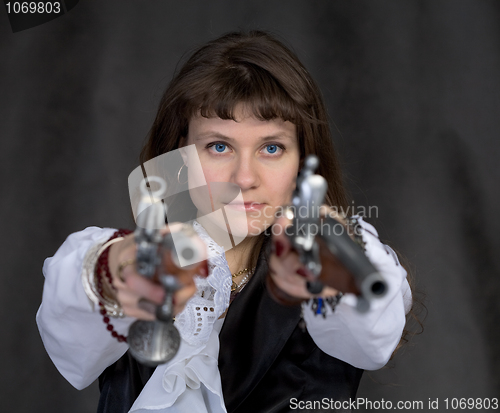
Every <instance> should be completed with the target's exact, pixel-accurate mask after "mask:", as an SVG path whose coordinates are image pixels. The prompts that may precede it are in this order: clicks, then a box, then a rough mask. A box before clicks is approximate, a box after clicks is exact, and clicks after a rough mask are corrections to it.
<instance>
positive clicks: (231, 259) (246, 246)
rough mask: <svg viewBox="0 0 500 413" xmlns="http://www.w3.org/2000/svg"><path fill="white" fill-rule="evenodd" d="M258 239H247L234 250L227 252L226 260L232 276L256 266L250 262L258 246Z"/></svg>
mask: <svg viewBox="0 0 500 413" xmlns="http://www.w3.org/2000/svg"><path fill="white" fill-rule="evenodd" d="M257 239H258V237H247V238H245V239H244V240H243V241H242V242H240V243H239V244H238V245H236V246H235V247H234V248H231V249H230V250H228V251H226V260H227V263H228V264H229V270H230V271H231V273H232V274H234V273H236V272H238V271H241V270H243V269H244V268H249V269H250V267H251V266H252V265H254V264H253V263H251V262H250V256H251V254H252V251H253V248H254V247H255V245H256V242H257Z"/></svg>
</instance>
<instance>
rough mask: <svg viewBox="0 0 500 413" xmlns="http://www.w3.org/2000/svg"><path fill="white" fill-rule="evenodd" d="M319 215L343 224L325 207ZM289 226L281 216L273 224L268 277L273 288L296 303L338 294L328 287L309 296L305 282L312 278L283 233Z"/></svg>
mask: <svg viewBox="0 0 500 413" xmlns="http://www.w3.org/2000/svg"><path fill="white" fill-rule="evenodd" d="M320 213H321V215H322V216H326V215H329V216H331V217H334V218H335V219H337V220H338V221H339V222H341V223H343V219H342V218H341V217H340V216H338V215H337V214H335V211H333V210H332V209H330V208H328V207H327V206H325V205H323V206H322V207H321V208H320ZM290 225H292V221H291V220H290V219H289V218H287V217H285V216H281V217H280V218H278V219H277V220H276V222H275V223H274V226H275V228H273V236H272V238H273V239H272V242H273V252H272V254H271V256H270V262H269V276H270V277H271V279H272V281H273V282H274V284H275V286H276V287H278V288H279V289H280V290H281V291H282V292H284V293H285V295H288V296H290V298H294V299H295V301H296V302H300V301H301V300H307V299H310V298H314V297H328V296H334V295H336V294H338V290H336V289H334V288H331V287H328V286H325V287H324V289H323V291H322V292H321V294H311V293H310V292H309V291H308V290H307V286H306V283H307V281H313V280H314V276H313V275H312V274H311V273H310V272H309V271H308V270H307V269H306V268H305V267H304V265H303V264H302V263H301V262H300V259H299V255H298V254H297V252H296V251H295V250H294V249H293V248H292V245H291V243H290V240H289V239H288V236H287V235H286V233H285V229H286V228H287V227H289V226H290ZM275 293H276V292H275ZM278 294H279V293H278ZM274 295H277V294H274ZM278 298H279V297H278ZM282 298H283V297H282ZM281 301H283V300H281ZM290 301H291V300H290Z"/></svg>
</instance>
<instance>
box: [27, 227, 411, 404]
mask: <svg viewBox="0 0 500 413" xmlns="http://www.w3.org/2000/svg"><path fill="white" fill-rule="evenodd" d="M359 222H360V224H361V226H362V228H363V229H364V231H362V237H363V241H364V242H365V244H366V245H365V249H366V254H367V256H368V258H369V259H370V260H371V261H372V262H373V264H374V265H375V266H376V267H377V269H378V270H379V271H380V272H382V274H383V275H384V276H385V278H386V280H387V282H388V285H389V291H388V293H387V294H386V296H384V297H383V298H382V299H380V300H377V301H376V303H374V304H373V305H372V308H371V309H370V311H369V312H368V313H364V314H361V313H358V312H357V311H356V309H355V307H356V298H355V297H354V296H353V295H351V294H345V295H344V297H343V298H342V299H341V301H340V303H339V304H338V305H337V308H336V310H335V312H332V311H331V310H330V309H328V310H327V315H326V319H324V318H323V317H321V316H317V317H316V316H315V315H314V314H313V313H312V311H311V310H310V309H304V311H303V313H304V320H305V321H306V325H307V329H308V331H309V334H310V335H311V337H312V338H313V340H314V342H315V343H316V345H317V346H318V347H319V348H320V349H321V350H323V351H324V352H325V353H327V354H329V355H331V356H333V357H336V358H338V359H340V360H343V361H345V362H347V363H349V364H351V365H353V366H355V367H358V368H362V369H366V370H374V369H378V368H381V367H382V366H384V365H385V364H386V363H387V361H388V360H389V358H390V356H391V354H392V352H393V350H394V348H395V347H396V345H397V344H398V342H399V339H400V337H401V331H402V329H403V327H404V323H405V313H406V312H407V311H408V310H409V308H410V307H411V293H410V289H409V285H408V283H407V281H406V271H405V270H404V268H402V267H401V265H400V264H399V262H398V260H397V258H396V256H395V254H394V252H393V251H392V250H391V249H390V248H389V247H387V246H386V245H384V244H382V243H381V242H380V241H379V239H378V234H377V232H376V230H375V229H374V228H373V226H371V225H370V224H368V223H366V222H364V221H363V220H362V219H359ZM193 227H194V229H195V230H196V232H197V233H198V235H199V236H200V238H201V239H202V240H203V241H204V242H205V243H206V245H207V248H208V263H209V276H208V277H207V278H201V277H199V278H197V279H196V280H195V282H196V286H197V293H196V294H195V295H194V296H193V297H192V298H191V299H190V300H189V302H188V304H187V305H186V307H185V309H184V310H183V311H182V313H181V314H179V315H177V317H176V321H175V325H176V327H177V328H178V329H179V332H180V334H181V338H182V340H181V345H180V348H179V351H178V353H177V354H176V356H175V357H174V358H173V359H172V360H170V361H169V362H168V363H166V364H163V365H160V366H158V367H157V368H156V370H155V372H154V373H153V375H152V377H151V378H150V380H149V381H148V382H147V383H146V386H145V387H144V389H143V390H142V392H141V394H140V395H139V397H138V398H137V399H136V401H135V403H134V404H133V406H132V408H131V410H130V412H136V413H139V412H141V413H145V412H149V413H151V412H158V413H160V412H169V413H174V412H186V413H187V412H189V413H191V412H194V411H196V412H200V413H204V412H207V413H208V412H214V413H215V412H217V413H218V412H226V408H225V406H224V398H223V394H222V387H221V379H220V374H219V370H218V365H217V360H218V354H219V332H220V329H221V328H222V324H223V322H224V320H223V319H219V317H220V316H221V315H222V314H223V313H224V311H225V310H226V309H227V307H228V306H229V298H230V293H231V284H232V278H231V272H230V270H229V266H228V263H227V261H226V258H225V254H224V250H223V248H222V247H220V246H219V245H217V244H216V243H215V242H214V241H213V240H212V239H211V237H210V236H209V235H208V234H207V232H206V231H205V229H204V228H203V227H202V226H201V225H200V224H199V223H198V222H196V221H194V224H193ZM114 231H115V230H113V229H110V228H105V229H101V228H97V227H89V228H86V229H85V230H83V231H80V232H77V233H74V234H71V235H70V236H69V237H68V238H67V239H66V241H65V242H64V243H63V244H62V246H61V247H60V248H59V249H58V251H57V252H56V254H55V255H54V256H53V257H51V258H47V259H46V260H45V263H44V266H43V273H44V275H45V284H44V291H43V300H42V304H41V305H40V308H39V310H38V313H37V318H36V319H37V324H38V328H39V330H40V335H41V337H42V341H43V343H44V345H45V348H46V350H47V352H48V354H49V356H50V357H51V359H52V361H53V362H54V364H55V365H56V367H57V369H58V370H59V372H60V373H61V374H62V375H63V376H64V377H65V378H66V379H67V380H68V381H69V382H70V383H71V384H72V385H73V386H74V387H76V388H77V389H83V388H85V387H87V386H88V385H90V384H91V383H92V382H93V381H94V380H96V379H97V377H99V375H100V374H101V373H102V372H103V371H104V369H105V368H106V367H108V366H109V365H111V364H113V363H114V362H115V361H117V360H118V359H119V358H120V357H121V356H122V355H123V354H124V353H125V352H126V351H127V348H128V346H127V344H126V343H119V342H118V341H116V340H115V339H114V338H113V337H111V335H110V334H109V331H107V330H106V328H105V324H104V323H103V322H102V317H101V316H100V314H99V309H98V308H94V306H93V303H92V302H91V301H90V300H89V299H88V297H87V296H86V294H85V291H84V289H83V286H82V283H81V272H82V267H83V263H84V259H85V255H86V253H87V251H88V250H89V249H91V248H92V247H94V246H95V245H96V244H99V243H103V242H105V241H106V240H107V239H108V238H109V237H110V236H111V235H112V234H113V232H114ZM133 321H134V319H132V318H130V317H125V318H122V319H113V320H112V323H113V325H114V326H115V330H116V331H118V333H120V334H125V335H126V334H127V331H128V328H129V326H130V324H131V323H132V322H133Z"/></svg>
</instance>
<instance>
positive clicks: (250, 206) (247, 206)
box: [226, 201, 266, 212]
mask: <svg viewBox="0 0 500 413" xmlns="http://www.w3.org/2000/svg"><path fill="white" fill-rule="evenodd" d="M265 206H266V204H262V203H260V202H254V201H251V202H231V203H230V204H226V207H228V208H232V209H236V210H238V211H247V212H248V211H259V210H261V209H262V208H264V207H265Z"/></svg>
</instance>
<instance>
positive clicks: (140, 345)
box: [127, 176, 201, 366]
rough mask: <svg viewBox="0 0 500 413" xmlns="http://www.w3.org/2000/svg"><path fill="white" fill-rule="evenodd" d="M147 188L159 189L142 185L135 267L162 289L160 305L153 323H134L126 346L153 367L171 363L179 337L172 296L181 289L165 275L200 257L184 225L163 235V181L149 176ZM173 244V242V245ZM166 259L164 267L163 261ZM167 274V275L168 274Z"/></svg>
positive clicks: (190, 229)
mask: <svg viewBox="0 0 500 413" xmlns="http://www.w3.org/2000/svg"><path fill="white" fill-rule="evenodd" d="M147 180H148V182H149V184H150V185H151V184H152V183H156V184H158V185H159V186H160V188H159V189H157V190H156V191H151V189H150V188H151V187H148V186H147V182H146V180H143V181H142V182H141V193H142V199H141V203H140V205H139V211H141V212H140V213H139V214H138V216H137V228H136V230H135V232H134V236H135V242H136V244H137V257H136V259H137V260H136V267H137V272H139V273H140V274H141V275H143V276H144V277H147V278H150V279H155V280H157V281H159V282H160V283H161V285H162V286H163V288H164V289H165V293H166V294H165V299H164V302H163V304H162V305H160V306H157V307H156V311H155V314H156V320H155V321H145V320H137V321H135V322H134V323H133V324H132V325H131V326H130V329H129V334H128V340H127V341H128V344H129V346H130V352H131V354H132V355H133V356H134V357H135V358H136V359H137V360H138V361H139V362H141V363H142V364H146V365H149V366H156V365H158V364H162V363H166V362H167V361H169V360H170V359H172V358H173V357H174V356H175V355H176V354H177V351H178V349H179V345H180V334H179V331H178V330H177V328H176V327H175V326H174V324H173V315H174V314H173V295H174V293H175V292H176V291H177V290H178V289H179V288H180V285H179V283H178V281H177V279H176V277H175V276H174V275H172V274H168V273H165V269H167V271H168V270H175V269H176V268H177V269H179V268H180V267H185V266H189V265H192V264H195V263H198V262H199V261H201V254H200V251H199V249H198V248H196V247H195V246H194V244H193V242H192V237H193V236H197V235H196V232H195V231H194V229H193V228H192V227H190V226H189V225H184V226H183V227H182V229H181V230H180V231H178V232H175V234H172V233H168V234H162V233H161V231H160V229H161V228H164V227H165V217H166V205H165V204H164V203H163V202H162V201H161V196H162V194H163V193H164V192H165V189H166V183H165V181H164V180H163V179H162V178H159V177H156V176H150V177H148V178H147ZM174 241H175V242H174ZM165 256H166V257H167V260H166V261H167V262H168V264H167V265H164V264H165V263H164V262H162V257H163V258H165ZM168 272H170V271H168Z"/></svg>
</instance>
